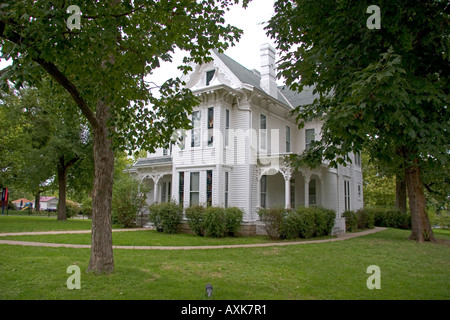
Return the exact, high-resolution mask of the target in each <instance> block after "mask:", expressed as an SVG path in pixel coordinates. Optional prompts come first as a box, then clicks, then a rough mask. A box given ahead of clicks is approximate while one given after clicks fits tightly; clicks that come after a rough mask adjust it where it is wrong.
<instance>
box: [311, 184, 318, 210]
mask: <svg viewBox="0 0 450 320" xmlns="http://www.w3.org/2000/svg"><path fill="white" fill-rule="evenodd" d="M316 204H317V203H316V180H311V181H309V205H310V206H313V205H316Z"/></svg>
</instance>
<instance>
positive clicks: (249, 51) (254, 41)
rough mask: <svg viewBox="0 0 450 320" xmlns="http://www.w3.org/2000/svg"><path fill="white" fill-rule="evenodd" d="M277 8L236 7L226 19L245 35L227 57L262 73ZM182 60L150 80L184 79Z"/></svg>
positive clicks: (266, 4)
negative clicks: (261, 49) (261, 55)
mask: <svg viewBox="0 0 450 320" xmlns="http://www.w3.org/2000/svg"><path fill="white" fill-rule="evenodd" d="M273 4H274V0H253V1H251V2H250V4H249V6H248V7H247V9H243V8H242V6H241V5H235V6H233V7H232V8H231V10H230V11H228V12H227V13H226V15H225V20H226V23H229V24H231V25H233V26H236V27H238V28H240V29H242V30H243V31H244V33H243V35H242V36H241V40H240V41H239V43H237V44H236V46H234V47H232V48H230V49H228V50H227V51H226V52H225V54H226V55H228V56H229V57H231V58H232V59H234V60H236V61H237V62H239V63H240V64H241V65H243V66H244V67H246V68H248V69H250V70H251V69H257V70H261V66H260V58H259V47H260V46H261V45H262V44H264V43H270V44H272V46H273V47H275V45H274V43H273V41H272V40H271V39H269V37H267V35H266V32H265V31H264V29H263V28H264V23H265V22H267V21H268V20H269V19H270V18H271V16H272V14H273ZM182 59H183V54H178V55H176V57H175V58H174V61H173V63H171V64H169V63H166V64H163V65H162V66H161V68H159V69H158V70H155V72H154V74H153V75H152V76H149V77H148V78H147V79H148V80H149V81H153V82H155V83H156V84H158V85H161V84H162V83H163V82H164V81H165V80H167V79H168V78H171V77H177V76H181V72H180V71H179V70H178V69H177V66H179V65H180V64H181V63H182ZM7 64H8V63H6V61H5V60H3V59H2V60H1V61H0V69H3V68H4V67H5V66H6V65H7Z"/></svg>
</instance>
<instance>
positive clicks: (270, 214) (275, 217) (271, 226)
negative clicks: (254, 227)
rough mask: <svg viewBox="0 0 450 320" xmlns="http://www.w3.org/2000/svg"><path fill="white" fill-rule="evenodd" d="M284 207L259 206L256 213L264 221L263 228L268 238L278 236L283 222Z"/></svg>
mask: <svg viewBox="0 0 450 320" xmlns="http://www.w3.org/2000/svg"><path fill="white" fill-rule="evenodd" d="M285 212H286V209H284V208H280V207H278V208H260V209H259V211H258V214H259V216H260V218H261V221H262V222H264V230H266V232H267V235H268V236H269V238H270V239H278V238H280V233H279V231H280V228H281V225H282V223H283V219H284V216H285Z"/></svg>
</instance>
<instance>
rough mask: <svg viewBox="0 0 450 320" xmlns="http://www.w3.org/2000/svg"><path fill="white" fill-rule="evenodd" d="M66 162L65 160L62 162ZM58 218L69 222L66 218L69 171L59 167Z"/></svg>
mask: <svg viewBox="0 0 450 320" xmlns="http://www.w3.org/2000/svg"><path fill="white" fill-rule="evenodd" d="M62 161H63V162H64V158H63V160H62ZM57 171H58V189H59V190H58V191H59V195H58V218H57V220H67V216H66V184H67V181H66V173H67V170H66V168H65V167H64V166H61V165H58V167H57Z"/></svg>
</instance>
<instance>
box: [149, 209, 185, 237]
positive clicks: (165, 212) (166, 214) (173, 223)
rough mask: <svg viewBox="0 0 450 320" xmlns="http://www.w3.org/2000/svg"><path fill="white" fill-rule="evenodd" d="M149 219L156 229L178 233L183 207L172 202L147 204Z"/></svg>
mask: <svg viewBox="0 0 450 320" xmlns="http://www.w3.org/2000/svg"><path fill="white" fill-rule="evenodd" d="M149 211H150V214H149V220H150V221H151V222H152V223H153V224H154V225H155V228H156V230H158V231H160V232H164V233H178V231H179V230H178V227H179V226H180V224H181V220H182V219H183V209H182V207H181V206H180V205H178V204H176V203H174V202H161V203H153V204H151V205H150V206H149Z"/></svg>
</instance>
